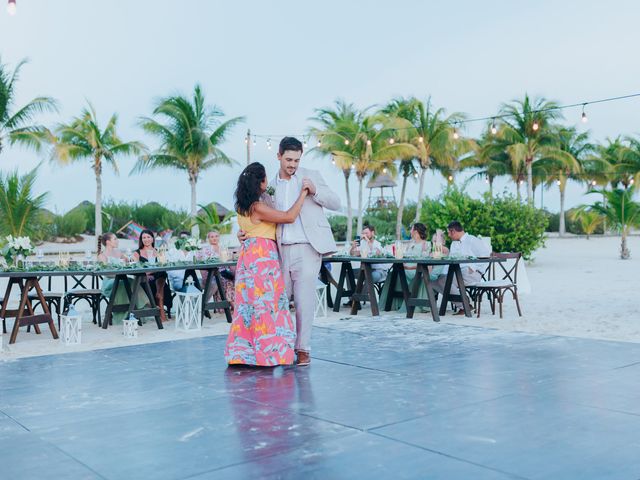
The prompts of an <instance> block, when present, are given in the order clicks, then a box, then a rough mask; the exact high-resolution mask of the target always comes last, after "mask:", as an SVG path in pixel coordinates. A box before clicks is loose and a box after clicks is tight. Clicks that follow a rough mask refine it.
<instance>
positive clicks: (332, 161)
mask: <svg viewBox="0 0 640 480" xmlns="http://www.w3.org/2000/svg"><path fill="white" fill-rule="evenodd" d="M331 163H333V164H334V165H335V164H336V159H335V158H334V157H333V156H332V157H331Z"/></svg>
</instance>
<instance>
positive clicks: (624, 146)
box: [595, 136, 635, 188]
mask: <svg viewBox="0 0 640 480" xmlns="http://www.w3.org/2000/svg"><path fill="white" fill-rule="evenodd" d="M634 156H635V152H634V151H633V150H632V148H631V146H630V145H629V142H627V141H625V140H623V139H622V138H621V137H619V136H618V137H616V138H614V139H611V138H607V139H606V143H604V144H602V145H598V146H597V147H596V156H595V158H596V159H599V160H600V161H601V162H603V163H602V165H606V166H607V167H608V171H607V175H606V178H607V180H608V182H609V183H610V184H611V187H613V188H616V187H619V186H620V185H622V186H623V187H624V188H627V187H628V186H629V185H631V184H632V182H631V180H632V178H633V173H632V172H631V175H630V174H629V172H627V171H626V170H627V169H629V165H633V163H634V158H633V157H634Z"/></svg>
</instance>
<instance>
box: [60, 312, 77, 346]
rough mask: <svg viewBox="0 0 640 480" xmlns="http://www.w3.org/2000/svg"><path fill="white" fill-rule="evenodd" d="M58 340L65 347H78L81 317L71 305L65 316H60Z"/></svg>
mask: <svg viewBox="0 0 640 480" xmlns="http://www.w3.org/2000/svg"><path fill="white" fill-rule="evenodd" d="M60 338H61V339H62V341H63V342H64V344H65V345H79V344H80V343H81V341H82V315H81V314H80V313H78V312H77V311H76V309H75V308H74V306H73V304H72V305H70V306H69V310H67V314H66V315H60Z"/></svg>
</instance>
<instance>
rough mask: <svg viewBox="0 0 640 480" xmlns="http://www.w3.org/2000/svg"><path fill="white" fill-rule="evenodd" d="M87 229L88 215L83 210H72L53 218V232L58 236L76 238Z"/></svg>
mask: <svg viewBox="0 0 640 480" xmlns="http://www.w3.org/2000/svg"><path fill="white" fill-rule="evenodd" d="M86 229H87V215H86V214H85V212H83V211H82V210H77V209H75V210H70V211H68V212H67V213H65V214H64V215H56V216H55V217H54V219H53V234H54V235H55V236H56V237H64V238H75V237H78V236H79V235H80V234H81V233H84V232H85V231H86Z"/></svg>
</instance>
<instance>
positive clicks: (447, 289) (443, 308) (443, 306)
mask: <svg viewBox="0 0 640 480" xmlns="http://www.w3.org/2000/svg"><path fill="white" fill-rule="evenodd" d="M455 267H456V265H455V264H453V265H449V271H448V272H447V279H446V280H445V282H444V291H443V292H442V303H440V316H441V317H443V316H444V315H445V313H447V303H449V296H450V295H451V285H452V283H453V275H454V270H455ZM458 268H459V267H458Z"/></svg>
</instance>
